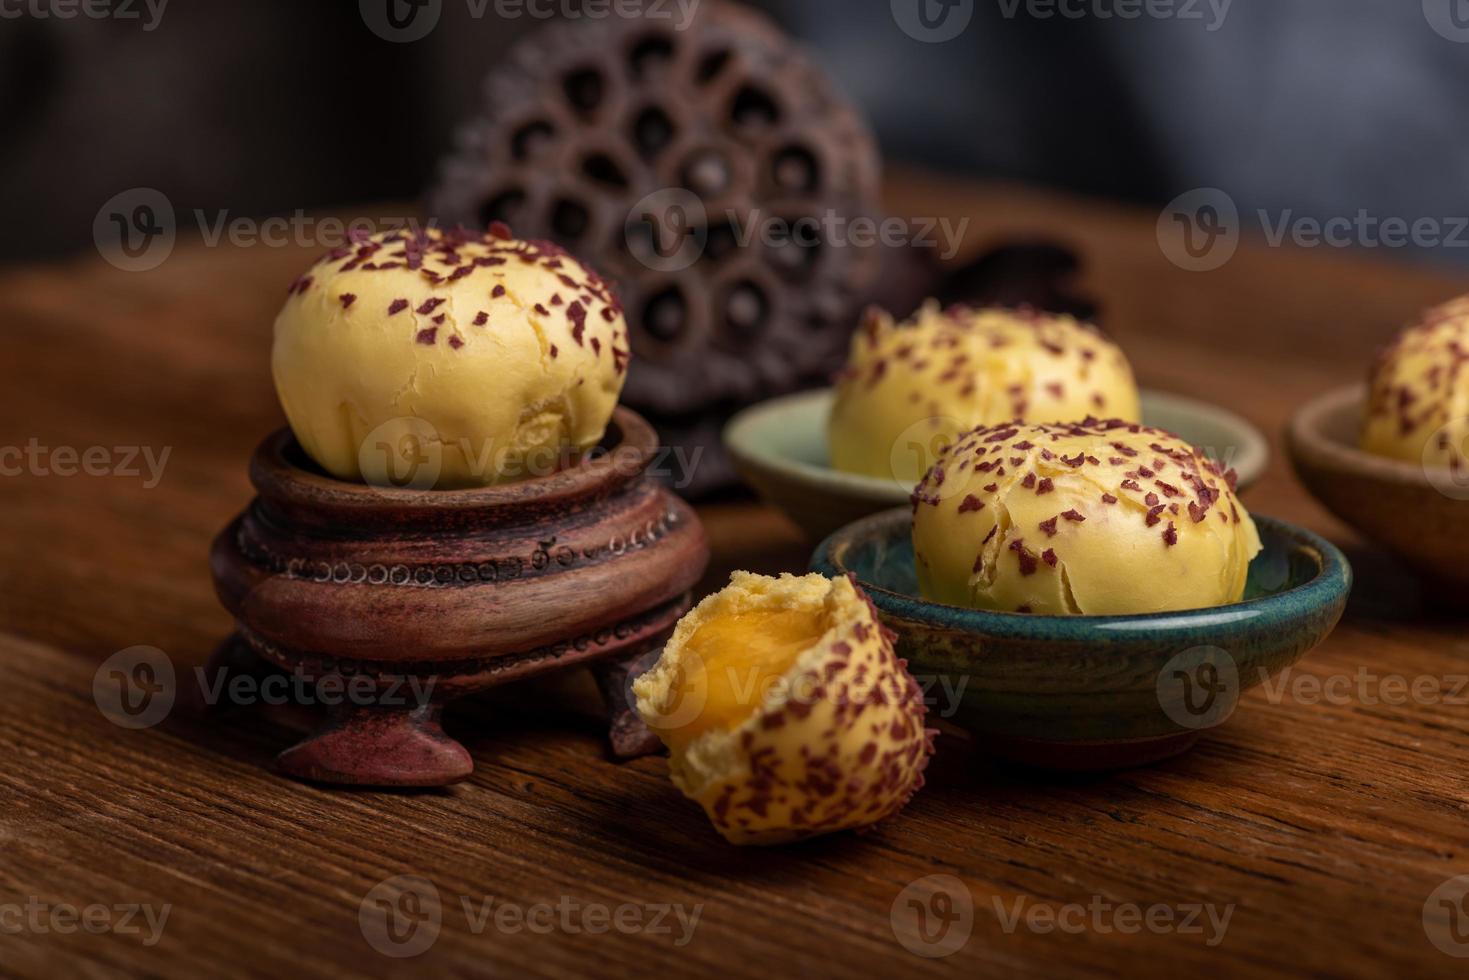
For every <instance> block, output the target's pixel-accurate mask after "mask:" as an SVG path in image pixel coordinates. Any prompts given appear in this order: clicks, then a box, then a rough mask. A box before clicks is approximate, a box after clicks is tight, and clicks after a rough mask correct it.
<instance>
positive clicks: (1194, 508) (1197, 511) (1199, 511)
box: [1188, 500, 1209, 524]
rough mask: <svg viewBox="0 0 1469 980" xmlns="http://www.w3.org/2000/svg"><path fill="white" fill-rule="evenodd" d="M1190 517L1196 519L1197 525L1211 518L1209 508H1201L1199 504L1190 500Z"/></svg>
mask: <svg viewBox="0 0 1469 980" xmlns="http://www.w3.org/2000/svg"><path fill="white" fill-rule="evenodd" d="M1188 516H1189V517H1192V518H1193V519H1194V523H1195V524H1198V523H1199V522H1201V521H1202V520H1203V519H1204V518H1206V517H1208V516H1209V508H1207V507H1200V506H1199V505H1198V504H1196V503H1194V502H1193V501H1192V500H1190V501H1189V502H1188Z"/></svg>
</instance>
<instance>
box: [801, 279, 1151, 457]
mask: <svg viewBox="0 0 1469 980" xmlns="http://www.w3.org/2000/svg"><path fill="white" fill-rule="evenodd" d="M1100 414H1106V415H1107V416H1109V417H1116V418H1122V419H1126V420H1128V421H1137V420H1138V419H1139V418H1140V417H1141V415H1140V408H1139V405H1138V392H1137V384H1136V382H1134V380H1133V376H1132V368H1131V366H1130V365H1129V364H1128V362H1127V358H1126V357H1125V356H1124V355H1123V353H1122V351H1121V349H1119V348H1118V347H1117V346H1116V345H1115V344H1113V343H1112V342H1111V341H1109V340H1107V339H1106V338H1105V337H1103V336H1102V335H1101V334H1099V333H1098V332H1097V331H1096V329H1095V328H1093V327H1091V326H1089V325H1088V324H1084V323H1081V322H1080V321H1078V320H1076V319H1074V318H1072V317H1069V316H1053V315H1050V314H1045V313H1036V312H1033V311H1030V310H1002V309H980V310H976V309H968V308H964V307H954V308H951V309H948V310H942V309H940V307H939V305H938V303H936V302H933V301H930V302H929V303H927V304H925V305H924V306H923V308H922V309H920V310H919V311H918V313H917V314H916V315H915V316H914V318H913V319H912V320H910V321H908V322H906V323H901V324H900V323H895V322H894V321H893V318H892V317H891V316H890V315H888V314H886V313H883V312H880V311H869V313H868V314H867V317H866V319H865V321H864V323H863V326H862V328H861V329H859V330H858V331H857V333H856V335H855V336H854V337H853V339H852V351H851V355H850V357H849V359H848V363H847V367H846V370H845V371H843V372H842V375H841V378H840V380H839V381H838V384H837V392H836V402H835V404H834V406H833V408H832V413H831V420H830V422H829V424H828V428H827V439H828V444H829V447H830V452H831V465H832V466H833V467H834V468H836V469H839V470H845V471H847V472H850V473H860V474H863V475H866V476H876V477H882V478H887V479H896V480H899V481H900V482H903V483H907V484H910V485H911V484H913V483H916V482H917V481H918V479H919V477H921V476H923V473H924V471H926V470H927V469H928V467H929V466H930V465H932V463H933V461H934V458H935V456H936V455H937V452H938V450H939V449H940V448H941V447H942V446H943V445H944V444H947V443H948V442H949V441H951V440H952V439H953V438H954V436H956V435H958V434H959V433H960V432H962V431H964V430H966V429H970V428H973V427H974V426H976V425H993V424H996V423H999V422H1006V421H1009V420H1011V419H1016V418H1024V419H1029V420H1033V421H1036V422H1070V421H1074V420H1076V419H1080V418H1085V417H1086V416H1088V415H1100Z"/></svg>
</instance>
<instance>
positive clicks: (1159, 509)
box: [1147, 504, 1165, 527]
mask: <svg viewBox="0 0 1469 980" xmlns="http://www.w3.org/2000/svg"><path fill="white" fill-rule="evenodd" d="M1164 509H1165V508H1164V507H1163V505H1162V504H1159V505H1158V506H1156V507H1154V508H1153V509H1152V510H1150V511H1148V519H1147V525H1148V527H1152V526H1153V525H1154V524H1157V523H1158V522H1159V521H1161V520H1163V518H1161V517H1159V516H1158V515H1159V514H1161V513H1163V511H1164Z"/></svg>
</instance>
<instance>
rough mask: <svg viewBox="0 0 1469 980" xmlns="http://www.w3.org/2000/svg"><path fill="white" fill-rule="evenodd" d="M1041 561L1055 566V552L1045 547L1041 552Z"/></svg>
mask: <svg viewBox="0 0 1469 980" xmlns="http://www.w3.org/2000/svg"><path fill="white" fill-rule="evenodd" d="M1041 561H1043V562H1045V563H1046V564H1047V565H1050V566H1051V567H1052V568H1055V567H1056V552H1055V551H1054V550H1053V549H1051V548H1047V549H1046V550H1045V551H1042V552H1041Z"/></svg>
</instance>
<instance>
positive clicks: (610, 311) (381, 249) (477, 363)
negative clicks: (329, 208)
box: [271, 225, 629, 489]
mask: <svg viewBox="0 0 1469 980" xmlns="http://www.w3.org/2000/svg"><path fill="white" fill-rule="evenodd" d="M628 356H629V355H628V341H627V327H626V324H625V323H624V321H623V317H622V311H621V309H620V307H619V306H618V303H617V300H616V298H615V297H614V296H613V294H612V292H611V290H610V288H609V287H608V285H607V284H606V283H605V282H603V281H602V280H601V279H600V278H599V277H598V276H597V275H596V274H595V273H594V272H592V271H591V270H589V269H587V268H586V267H585V266H582V265H581V264H580V263H578V262H577V261H576V260H575V259H573V258H571V257H570V256H569V255H567V254H566V253H565V252H564V251H562V250H561V249H560V248H558V247H557V246H555V245H551V244H549V243H544V242H525V241H516V240H514V239H513V238H511V237H510V233H509V231H508V229H505V228H504V227H503V226H499V225H497V226H495V227H494V228H492V230H491V231H490V232H489V233H473V232H464V231H440V230H438V229H431V230H428V231H425V232H419V233H417V234H409V233H391V234H379V235H375V236H372V237H363V238H360V239H355V240H354V241H352V242H351V243H349V244H348V245H345V246H343V247H342V248H339V249H337V250H335V251H333V252H332V253H330V254H329V255H327V256H326V257H324V258H323V259H321V260H320V261H319V262H317V264H316V265H315V266H314V267H313V268H311V269H310V270H308V271H307V273H306V274H305V275H303V276H302V277H301V278H300V279H298V280H297V281H296V282H295V283H293V284H292V286H291V289H290V295H289V297H288V298H287V300H286V304H285V307H284V308H283V309H282V310H281V312H280V315H279V316H278V317H277V318H276V322H275V347H274V351H273V353H272V358H271V365H272V369H273V372H274V375H275V385H276V391H277V392H278V393H279V395H280V400H281V405H282V407H283V408H284V409H285V413H286V417H287V419H289V421H290V423H291V428H292V429H293V430H294V431H295V433H296V437H297V439H299V440H300V442H301V445H302V447H303V448H304V449H305V450H306V452H307V453H309V454H310V455H311V458H312V459H314V460H316V462H317V463H319V464H320V465H321V466H322V467H323V468H324V469H325V470H327V472H329V473H331V474H332V475H334V476H337V477H339V478H341V479H344V480H366V481H368V482H371V483H378V482H379V481H386V482H393V481H394V479H395V474H394V472H393V470H394V469H395V468H396V467H397V466H398V463H399V462H400V461H399V460H397V459H396V458H395V457H394V456H393V454H394V453H398V452H403V453H416V454H425V453H429V452H431V453H432V456H433V459H434V460H435V470H434V472H435V473H436V475H437V482H436V484H435V485H436V486H437V487H438V488H441V489H452V488H462V487H474V486H483V485H487V484H494V483H503V482H509V481H512V480H515V479H521V478H524V477H526V476H530V475H537V474H543V473H545V472H547V471H548V470H550V469H553V468H554V466H555V465H556V459H557V457H558V454H561V453H564V452H566V451H576V450H584V449H587V448H590V447H592V446H594V445H595V444H596V443H597V442H598V441H599V440H600V439H601V438H602V435H603V432H604V431H605V429H606V426H607V423H608V421H609V420H610V418H611V416H612V410H613V408H614V407H615V406H616V404H617V398H618V395H619V394H620V393H621V391H622V384H623V380H624V377H625V374H626V370H627V363H628Z"/></svg>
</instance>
